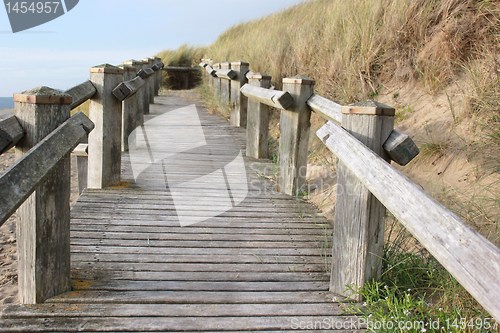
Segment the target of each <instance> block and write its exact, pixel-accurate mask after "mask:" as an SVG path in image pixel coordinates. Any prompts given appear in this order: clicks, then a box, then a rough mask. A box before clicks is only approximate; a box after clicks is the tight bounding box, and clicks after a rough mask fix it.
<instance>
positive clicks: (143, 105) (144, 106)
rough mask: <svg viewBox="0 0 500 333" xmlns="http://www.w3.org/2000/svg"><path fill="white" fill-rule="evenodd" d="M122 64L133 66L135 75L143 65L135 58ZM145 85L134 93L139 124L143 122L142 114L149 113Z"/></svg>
mask: <svg viewBox="0 0 500 333" xmlns="http://www.w3.org/2000/svg"><path fill="white" fill-rule="evenodd" d="M123 64H124V65H126V66H132V67H134V70H135V76H137V72H139V71H140V70H141V69H142V67H143V66H144V63H143V62H142V61H137V60H127V61H125V62H123ZM146 94H147V91H146V87H145V86H144V87H142V88H141V89H140V90H139V91H138V92H137V93H136V99H137V115H138V117H139V120H138V121H139V124H138V125H142V124H143V123H144V114H147V113H149V97H147V98H146Z"/></svg>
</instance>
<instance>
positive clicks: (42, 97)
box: [14, 86, 73, 105]
mask: <svg viewBox="0 0 500 333" xmlns="http://www.w3.org/2000/svg"><path fill="white" fill-rule="evenodd" d="M72 101H73V97H72V96H71V95H69V94H66V93H65V92H63V91H61V90H57V89H53V88H49V87H45V86H42V87H37V88H34V89H31V90H27V91H24V92H22V93H20V94H14V102H18V103H26V104H59V105H69V104H71V102H72Z"/></svg>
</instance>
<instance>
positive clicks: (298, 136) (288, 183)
mask: <svg viewBox="0 0 500 333" xmlns="http://www.w3.org/2000/svg"><path fill="white" fill-rule="evenodd" d="M314 84H315V82H314V80H311V79H310V78H307V77H304V76H300V75H298V76H295V77H292V78H285V79H283V90H284V91H286V92H288V93H290V95H291V96H292V97H293V100H294V104H293V106H291V107H289V108H287V109H286V110H282V111H281V118H280V132H281V134H280V148H279V159H280V162H279V164H280V176H279V186H280V191H281V192H283V193H286V194H288V195H297V194H298V193H299V191H301V190H302V189H303V186H304V184H305V182H306V175H307V152H308V145H309V132H310V128H311V110H310V109H309V107H308V106H307V104H306V102H307V100H308V99H309V97H311V96H312V94H313V90H314Z"/></svg>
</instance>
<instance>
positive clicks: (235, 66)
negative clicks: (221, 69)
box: [230, 61, 250, 127]
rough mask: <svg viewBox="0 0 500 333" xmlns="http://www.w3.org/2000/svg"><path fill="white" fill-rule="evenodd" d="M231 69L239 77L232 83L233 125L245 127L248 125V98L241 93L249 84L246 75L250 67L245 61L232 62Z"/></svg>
mask: <svg viewBox="0 0 500 333" xmlns="http://www.w3.org/2000/svg"><path fill="white" fill-rule="evenodd" d="M231 69H232V70H234V71H236V72H237V73H238V77H237V78H236V79H234V80H232V81H231V96H230V97H231V119H230V122H231V125H233V126H237V127H245V126H246V125H247V98H246V97H245V96H244V95H243V94H242V93H241V92H240V89H241V87H242V86H243V85H244V84H245V83H247V78H246V76H245V75H246V74H247V73H248V71H249V69H250V65H249V64H248V63H247V62H244V61H238V62H232V63H231Z"/></svg>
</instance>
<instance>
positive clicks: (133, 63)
mask: <svg viewBox="0 0 500 333" xmlns="http://www.w3.org/2000/svg"><path fill="white" fill-rule="evenodd" d="M123 64H124V65H129V66H137V65H143V62H142V60H135V59H130V60H125V61H124V62H123Z"/></svg>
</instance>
